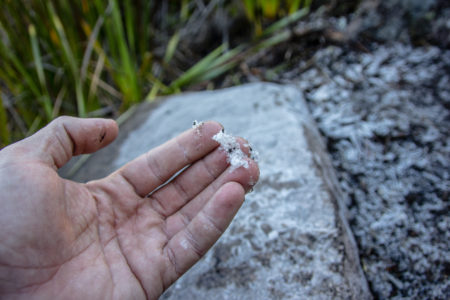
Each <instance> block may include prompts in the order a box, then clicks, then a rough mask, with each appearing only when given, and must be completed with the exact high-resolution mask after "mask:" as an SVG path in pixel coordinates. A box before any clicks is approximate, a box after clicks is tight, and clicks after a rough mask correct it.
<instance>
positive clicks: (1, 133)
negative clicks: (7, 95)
mask: <svg viewBox="0 0 450 300" xmlns="http://www.w3.org/2000/svg"><path fill="white" fill-rule="evenodd" d="M10 142H11V135H10V133H9V128H8V115H7V113H6V109H5V106H4V105H3V97H2V92H1V91H0V147H5V146H6V145H8V144H9V143H10Z"/></svg>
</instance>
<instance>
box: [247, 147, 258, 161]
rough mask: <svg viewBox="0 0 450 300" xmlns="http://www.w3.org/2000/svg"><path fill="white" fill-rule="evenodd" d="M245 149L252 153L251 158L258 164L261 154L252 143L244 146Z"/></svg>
mask: <svg viewBox="0 0 450 300" xmlns="http://www.w3.org/2000/svg"><path fill="white" fill-rule="evenodd" d="M244 147H247V148H248V150H249V152H250V158H251V159H252V160H254V161H255V162H258V161H259V152H258V151H256V150H255V148H254V147H253V145H252V144H250V143H247V144H244Z"/></svg>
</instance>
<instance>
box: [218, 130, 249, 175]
mask: <svg viewBox="0 0 450 300" xmlns="http://www.w3.org/2000/svg"><path fill="white" fill-rule="evenodd" d="M213 139H214V140H215V141H217V142H219V143H220V148H221V149H223V150H224V151H226V152H227V161H228V162H229V163H230V165H231V169H230V172H231V171H234V170H235V169H237V168H239V167H244V168H246V169H248V161H247V160H246V159H245V158H246V157H247V155H245V153H244V152H242V150H241V147H240V145H239V143H238V141H237V140H236V138H235V137H234V136H232V135H230V134H227V133H225V132H224V131H220V132H219V133H217V134H216V135H215V136H213Z"/></svg>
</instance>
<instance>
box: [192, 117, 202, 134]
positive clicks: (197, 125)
mask: <svg viewBox="0 0 450 300" xmlns="http://www.w3.org/2000/svg"><path fill="white" fill-rule="evenodd" d="M203 124H204V122H203V121H197V120H194V122H192V128H194V129H195V130H196V132H197V134H200V127H202V125H203Z"/></svg>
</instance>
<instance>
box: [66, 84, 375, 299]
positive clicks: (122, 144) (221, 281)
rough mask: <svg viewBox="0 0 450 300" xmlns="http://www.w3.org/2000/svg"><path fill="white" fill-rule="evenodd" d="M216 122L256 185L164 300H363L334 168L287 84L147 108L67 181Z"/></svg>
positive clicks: (250, 87) (360, 277)
mask: <svg viewBox="0 0 450 300" xmlns="http://www.w3.org/2000/svg"><path fill="white" fill-rule="evenodd" d="M209 119H213V120H217V121H219V122H221V123H222V124H223V125H224V127H225V129H226V130H227V132H230V133H233V134H234V135H239V136H243V137H245V138H247V139H248V140H249V141H250V142H251V143H252V145H253V147H254V148H255V149H257V150H258V151H259V154H260V160H259V165H260V169H261V177H260V182H259V183H258V184H257V186H256V187H255V190H254V192H253V193H250V194H249V195H247V197H246V202H245V203H244V204H243V206H242V208H241V210H240V211H239V213H238V214H237V216H236V218H235V219H234V221H233V222H232V224H231V225H230V227H229V228H228V230H227V231H226V233H225V234H224V235H223V236H222V237H221V239H220V240H219V241H218V243H217V244H216V245H215V246H214V247H213V248H212V249H211V250H210V251H209V252H208V253H207V254H206V255H205V257H204V258H203V259H202V260H201V261H200V262H199V263H198V264H196V265H195V266H194V267H193V268H192V269H191V270H189V271H188V272H187V273H186V274H185V275H184V276H183V277H182V278H181V279H180V280H178V281H177V282H176V283H175V284H174V285H173V286H172V287H171V288H170V289H169V290H168V291H167V292H166V293H165V294H164V295H163V296H162V298H164V299H180V298H182V299H298V298H299V297H300V298H308V299H370V298H371V295H370V293H369V291H368V287H367V283H366V281H365V278H364V275H363V272H362V270H361V268H360V265H359V258H358V252H357V248H356V245H355V243H354V240H353V236H352V233H351V232H350V229H349V226H348V224H347V222H346V215H345V214H346V210H345V207H344V206H343V200H342V196H341V193H340V190H339V187H338V185H337V181H336V180H335V175H334V172H333V169H332V167H331V163H330V161H329V159H328V157H327V155H326V154H325V152H324V147H323V145H322V142H321V138H320V136H319V135H318V132H317V130H316V127H315V125H314V122H313V121H312V118H311V117H310V115H309V113H308V109H307V107H306V105H305V102H304V100H303V98H302V94H301V93H300V92H299V91H298V90H297V89H296V88H294V87H292V86H279V85H274V84H263V83H257V84H251V85H247V86H241V87H236V88H231V89H226V90H221V91H215V92H202V93H191V94H183V95H180V96H174V97H171V98H169V99H165V100H163V101H160V102H159V103H157V104H156V105H149V104H144V105H142V106H141V107H140V109H139V111H138V112H137V113H135V114H134V115H133V116H132V118H131V119H130V120H129V121H128V122H126V124H125V125H124V126H123V127H122V128H121V131H122V133H121V135H120V137H119V139H118V141H117V142H115V143H114V144H113V145H111V146H110V147H108V148H106V149H104V150H102V151H100V152H99V153H97V154H95V155H93V156H92V157H91V158H90V159H89V160H88V163H87V164H85V165H84V166H83V167H82V168H81V169H80V170H79V172H77V173H76V174H75V175H74V176H73V177H74V179H76V180H79V181H86V180H90V179H95V178H99V177H102V176H105V175H107V174H108V173H110V172H111V171H113V170H115V169H117V168H118V167H120V166H121V165H123V164H124V163H126V162H127V161H129V160H131V159H133V158H135V157H137V156H138V155H139V154H141V153H143V152H145V151H148V150H149V149H150V148H152V147H154V146H157V145H159V144H161V143H163V142H164V141H166V140H168V139H169V138H171V137H173V136H175V135H177V134H178V133H180V132H182V131H184V130H185V129H187V128H188V127H189V126H191V124H192V121H193V120H209Z"/></svg>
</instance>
